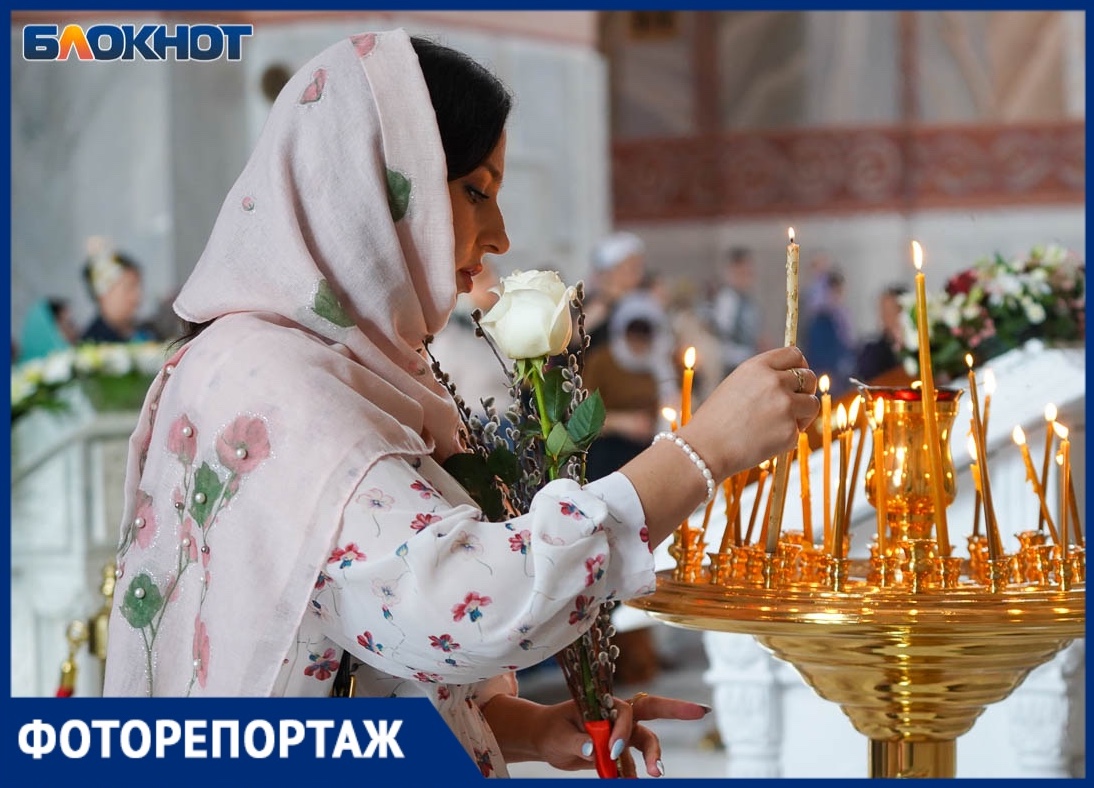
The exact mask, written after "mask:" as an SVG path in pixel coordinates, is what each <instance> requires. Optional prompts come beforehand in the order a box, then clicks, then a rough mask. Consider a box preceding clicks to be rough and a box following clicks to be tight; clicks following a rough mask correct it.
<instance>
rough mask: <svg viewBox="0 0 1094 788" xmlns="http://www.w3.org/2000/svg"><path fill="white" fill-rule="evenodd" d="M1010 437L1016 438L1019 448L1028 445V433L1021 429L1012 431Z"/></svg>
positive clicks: (1017, 428)
mask: <svg viewBox="0 0 1094 788" xmlns="http://www.w3.org/2000/svg"><path fill="white" fill-rule="evenodd" d="M1010 436H1011V437H1012V438H1014V442H1015V443H1017V444H1018V445H1019V446H1025V445H1026V433H1025V430H1023V429H1022V428H1021V427H1015V428H1014V429H1013V430H1012V431H1011V433H1010Z"/></svg>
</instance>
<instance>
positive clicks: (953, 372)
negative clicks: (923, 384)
mask: <svg viewBox="0 0 1094 788" xmlns="http://www.w3.org/2000/svg"><path fill="white" fill-rule="evenodd" d="M904 307H905V309H904V352H905V359H904V366H905V369H906V370H907V372H908V374H910V375H913V376H914V375H918V374H919V369H918V357H917V353H918V351H919V336H918V334H917V331H916V323H915V297H914V295H913V294H909V295H907V296H905V300H904ZM1085 308H1086V264H1085V263H1084V262H1083V260H1082V259H1081V258H1079V257H1078V256H1077V255H1076V254H1074V253H1073V252H1070V251H1068V250H1067V249H1065V248H1064V247H1062V246H1059V245H1056V244H1049V245H1046V246H1036V247H1034V248H1033V249H1032V250H1030V252H1029V253H1028V254H1025V255H1022V256H1019V257H1015V258H1012V259H1010V260H1008V259H1006V258H1004V257H1003V256H1002V255H999V254H996V255H995V256H994V257H987V258H983V259H981V260H979V261H977V262H976V263H975V264H973V266H972V267H970V268H968V269H966V270H964V271H961V272H960V273H958V274H956V275H955V276H953V277H951V278H950V280H949V281H948V282H947V283H946V286H945V288H944V289H943V290H942V291H939V292H932V293H928V294H927V312H928V314H929V315H930V319H931V325H930V337H931V361H932V366H933V367H934V372H935V374H936V375H937V376H941V377H943V378H949V379H954V378H957V377H960V376H961V375H962V374H963V373H964V371H965V369H966V364H965V354H966V353H971V354H972V355H973V358H974V360H975V363H976V364H982V363H984V362H985V361H987V360H989V359H991V358H994V357H996V356H998V355H1000V354H1001V353H1004V352H1006V351H1008V350H1012V349H1014V348H1016V347H1020V346H1021V345H1023V344H1024V343H1025V342H1027V341H1028V340H1031V339H1040V340H1042V341H1044V342H1048V343H1059V342H1076V341H1081V340H1082V339H1083V336H1084V329H1085V321H1084V312H1085Z"/></svg>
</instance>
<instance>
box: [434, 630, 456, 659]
mask: <svg viewBox="0 0 1094 788" xmlns="http://www.w3.org/2000/svg"><path fill="white" fill-rule="evenodd" d="M429 645H431V646H433V648H439V649H440V650H441V651H443V652H444V653H445V654H451V653H452V652H453V651H455V650H456V649H458V648H459V647H460V644H459V643H457V642H456V641H455V640H454V639H453V637H452V636H451V635H448V634H444V635H441V636H440V637H437V636H436V635H430V636H429Z"/></svg>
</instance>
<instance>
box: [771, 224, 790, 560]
mask: <svg viewBox="0 0 1094 788" xmlns="http://www.w3.org/2000/svg"><path fill="white" fill-rule="evenodd" d="M787 234H788V235H789V237H790V242H789V243H788V244H787V245H786V329H785V331H784V332H783V344H784V345H786V346H787V347H790V346H791V345H796V344H797V343H798V245H797V244H796V243H794V228H793V227H791V228H789V230H788V231H787ZM793 460H794V451H793V449H792V450H790V451H788V452H786V454H784V455H783V456H782V457H780V458H779V462H778V464H777V465H776V466H775V481H774V483H773V485H772V487H771V493H772V495H773V496H774V505H773V506H769V507H768V508H769V510H770V511H769V513H768V512H765V518H766V519H767V522H766V523H765V524H764V527H765V528H766V529H767V533H766V539H765V540H764V542H765V550H766V551H767V552H768V553H774V552H775V550H776V548H777V547H778V544H779V531H780V530H782V522H783V507H784V506H785V505H786V488H787V482H788V480H789V477H790V463H791V462H793Z"/></svg>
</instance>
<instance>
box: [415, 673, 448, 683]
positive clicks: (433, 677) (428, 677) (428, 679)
mask: <svg viewBox="0 0 1094 788" xmlns="http://www.w3.org/2000/svg"><path fill="white" fill-rule="evenodd" d="M414 678H416V679H417V680H418V681H421V682H423V683H426V684H440V683H441V682H443V681H444V676H439V675H437V674H436V673H427V672H426V671H424V670H419V671H418V672H417V673H415V674H414Z"/></svg>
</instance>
